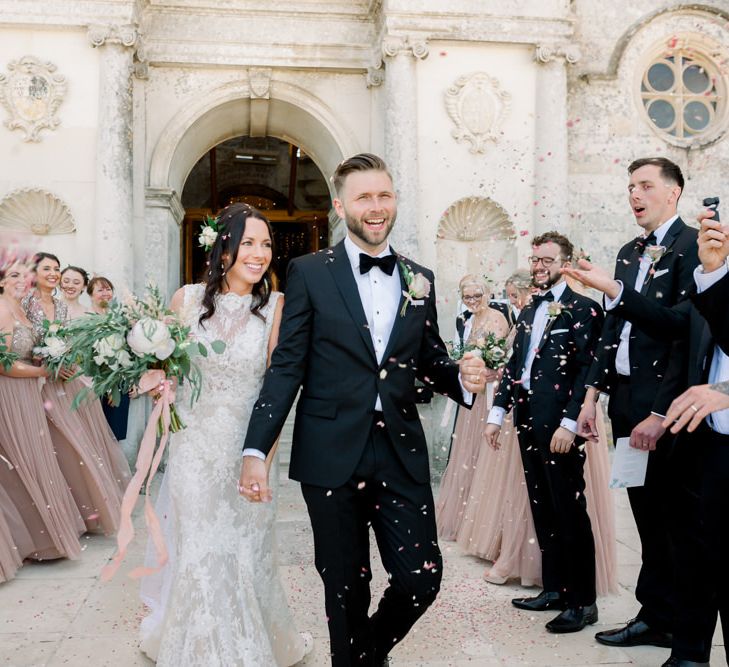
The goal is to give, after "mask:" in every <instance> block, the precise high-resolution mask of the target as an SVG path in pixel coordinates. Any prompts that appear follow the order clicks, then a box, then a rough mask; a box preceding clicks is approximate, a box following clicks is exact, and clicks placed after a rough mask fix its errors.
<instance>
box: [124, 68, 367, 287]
mask: <svg viewBox="0 0 729 667" xmlns="http://www.w3.org/2000/svg"><path fill="white" fill-rule="evenodd" d="M253 88H254V86H252V85H251V84H250V83H249V82H236V83H232V84H227V85H225V86H222V87H220V88H218V89H216V90H214V91H211V92H208V93H206V94H204V95H198V96H197V97H195V98H194V99H192V100H191V101H190V104H189V105H188V106H186V107H184V108H183V109H182V110H181V111H180V112H179V113H178V114H177V115H176V116H174V117H173V119H172V120H171V121H170V123H169V124H168V125H167V127H166V128H165V129H164V130H163V131H162V133H161V134H160V136H159V138H158V140H157V142H156V144H155V147H154V150H153V152H152V154H151V157H150V163H149V179H148V183H149V185H148V186H147V188H146V192H145V211H144V240H143V246H144V272H143V274H142V275H141V276H140V283H141V282H149V281H152V282H155V283H156V284H158V285H159V286H160V288H161V289H162V291H163V293H167V294H171V293H172V292H173V291H174V289H176V287H177V286H179V285H180V283H181V282H182V280H183V279H184V278H185V276H184V275H183V268H184V263H183V262H182V261H181V260H182V257H183V255H182V251H183V236H182V234H181V230H182V227H181V225H182V223H183V220H184V218H185V208H184V206H183V204H182V199H181V194H182V192H183V190H184V188H185V183H186V182H187V180H188V177H189V176H190V174H191V172H192V171H193V168H194V167H195V165H196V164H197V163H198V162H199V161H200V160H201V159H202V158H203V157H204V156H206V155H207V154H208V152H209V151H210V150H211V149H212V148H214V147H216V146H218V145H220V144H223V143H224V142H227V141H228V140H231V139H235V138H240V137H261V138H264V137H272V138H275V139H278V140H281V141H283V142H287V143H288V144H292V145H294V146H295V147H297V148H298V149H300V151H301V152H302V153H303V154H304V155H306V156H307V158H308V159H310V160H311V161H312V162H313V164H314V165H315V166H316V168H317V169H318V171H319V172H321V174H322V175H324V176H325V177H326V178H325V181H326V183H327V187H328V188H329V190H330V196H331V194H332V192H331V184H330V181H329V178H328V177H329V175H330V174H332V173H333V171H334V169H335V168H336V166H337V164H339V162H341V161H342V159H343V158H344V157H345V156H347V155H352V154H354V153H357V152H358V151H359V150H361V147H360V146H359V145H358V144H357V141H356V140H355V138H354V135H353V133H352V132H350V131H349V129H348V128H347V127H345V126H344V125H343V124H342V123H341V122H340V119H339V118H337V116H336V115H335V114H334V112H333V111H332V110H331V109H330V108H329V107H328V106H327V105H326V104H325V103H323V102H322V101H321V100H319V99H318V98H317V97H315V96H314V95H312V94H311V93H310V92H309V91H307V90H305V89H303V88H300V87H298V86H293V85H291V84H289V83H284V82H277V81H276V80H275V78H272V79H271V80H270V82H269V87H268V89H267V92H265V91H264V92H265V95H264V96H263V97H261V89H260V88H259V89H258V90H257V91H255V90H254V91H253V92H252V89H253ZM328 233H329V237H330V239H332V237H334V238H336V237H337V234H338V230H337V224H336V221H334V222H333V224H332V222H330V224H329V229H328ZM141 286H143V285H136V287H141Z"/></svg>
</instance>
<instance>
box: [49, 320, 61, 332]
mask: <svg viewBox="0 0 729 667" xmlns="http://www.w3.org/2000/svg"><path fill="white" fill-rule="evenodd" d="M60 328H61V325H60V324H58V323H56V322H54V323H53V324H49V325H48V333H49V334H57V333H58V330H59V329H60Z"/></svg>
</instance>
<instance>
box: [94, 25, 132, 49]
mask: <svg viewBox="0 0 729 667" xmlns="http://www.w3.org/2000/svg"><path fill="white" fill-rule="evenodd" d="M88 35H89V42H91V46H93V47H99V46H104V44H121V45H122V46H126V47H131V46H135V45H136V44H137V39H138V38H139V31H138V30H137V28H136V27H135V26H133V25H113V24H112V25H91V26H89V32H88Z"/></svg>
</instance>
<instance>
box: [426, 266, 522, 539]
mask: <svg viewBox="0 0 729 667" xmlns="http://www.w3.org/2000/svg"><path fill="white" fill-rule="evenodd" d="M460 290H461V300H462V301H463V303H464V304H465V305H466V307H467V308H468V310H469V311H470V312H471V313H473V315H472V317H471V318H469V319H470V322H469V323H470V329H469V333H468V336H467V338H466V341H465V342H466V344H471V343H474V342H475V341H476V340H478V339H479V338H484V337H486V336H487V335H488V334H489V333H493V334H495V335H496V336H498V337H505V336H506V335H507V333H508V330H509V325H508V323H507V321H506V318H505V317H504V316H503V315H502V314H501V313H500V312H499V311H497V310H495V309H494V308H491V307H490V306H489V303H488V295H489V292H488V289H487V286H486V283H485V281H484V280H483V278H481V277H479V276H476V275H467V276H464V277H463V278H462V279H461V282H460ZM489 372H490V374H491V381H493V380H495V379H496V377H497V373H496V371H489ZM489 402H490V400H489V396H488V395H487V394H479V395H477V396H475V398H474V403H473V407H472V408H471V409H470V410H459V411H458V416H457V417H456V428H455V431H454V433H453V444H452V446H451V456H450V460H449V461H448V465H447V466H446V469H445V472H444V473H443V479H442V480H441V485H440V491H439V492H438V499H437V501H436V505H435V517H436V524H437V526H438V535H439V536H440V537H441V538H442V539H444V540H454V539H455V538H456V535H457V533H458V529H459V527H460V525H461V521H462V519H463V512H464V509H465V507H466V502H467V500H468V498H469V495H470V492H471V483H472V480H473V475H474V470H475V469H476V462H477V460H478V457H479V450H480V449H481V448H482V447H483V445H484V442H483V438H482V437H481V435H480V434H481V432H482V431H483V427H484V419H485V418H486V417H487V415H488V411H489V407H490V406H489ZM474 434H478V436H477V437H474Z"/></svg>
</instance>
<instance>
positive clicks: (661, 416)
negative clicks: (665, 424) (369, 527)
mask: <svg viewBox="0 0 729 667" xmlns="http://www.w3.org/2000/svg"><path fill="white" fill-rule="evenodd" d="M651 414H652V415H654V416H656V417H659V418H660V419H665V418H666V415H661V414H659V413H657V412H653V410H651Z"/></svg>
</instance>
